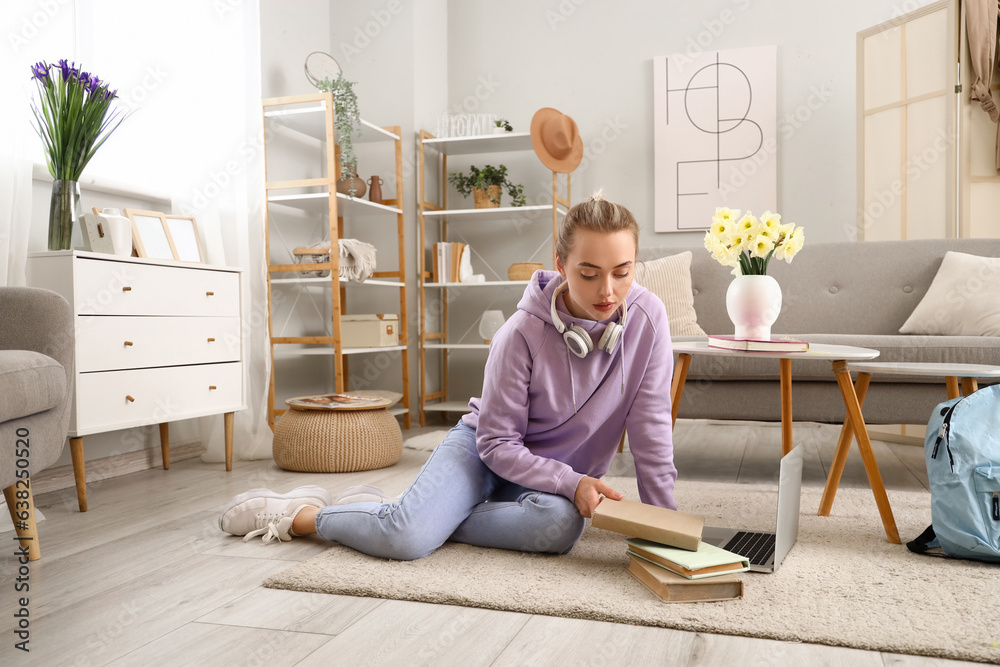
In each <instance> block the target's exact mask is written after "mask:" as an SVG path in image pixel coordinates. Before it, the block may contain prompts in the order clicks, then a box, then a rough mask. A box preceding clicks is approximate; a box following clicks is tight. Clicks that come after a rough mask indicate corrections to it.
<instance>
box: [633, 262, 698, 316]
mask: <svg viewBox="0 0 1000 667" xmlns="http://www.w3.org/2000/svg"><path fill="white" fill-rule="evenodd" d="M635 280H636V282H638V283H639V284H640V285H642V286H643V287H645V288H646V289H648V290H649V291H650V292H652V293H653V294H655V295H656V296H658V297H659V298H660V301H662V302H663V305H664V306H665V307H666V309H667V321H668V322H669V323H670V333H671V334H672V335H674V336H704V335H705V331H704V330H703V329H702V328H701V327H700V326H698V321H697V319H698V315H697V313H695V311H694V294H693V293H692V292H691V251H690V250H688V251H686V252H682V253H680V254H678V255H670V256H669V257H661V258H659V259H654V260H652V261H650V262H639V263H638V265H637V266H636V269H635Z"/></svg>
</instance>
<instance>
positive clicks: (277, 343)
mask: <svg viewBox="0 0 1000 667" xmlns="http://www.w3.org/2000/svg"><path fill="white" fill-rule="evenodd" d="M263 113H264V123H265V126H273V125H279V126H280V127H281V128H282V130H283V132H284V133H286V134H287V133H291V134H292V135H302V136H304V137H310V138H312V139H313V140H317V139H318V140H319V141H320V142H322V146H323V149H322V150H323V152H324V155H323V158H324V161H325V172H326V175H325V176H324V177H321V178H305V179H296V180H283V181H272V180H268V176H267V172H266V170H267V150H268V143H269V142H273V141H279V140H281V139H280V137H277V136H270V137H267V136H266V137H265V145H264V164H265V180H266V184H265V190H266V193H265V194H266V201H267V205H266V206H265V214H264V215H265V220H264V230H265V255H266V256H267V257H268V262H269V264H268V273H267V301H268V330H269V332H270V335H271V339H270V341H271V377H270V382H269V389H268V423H269V424H270V426H271V428H272V429H273V428H274V425H275V423H276V420H277V419H278V417H280V415H281V414H283V413H284V412H285V411H284V410H283V409H281V408H279V407H277V406H276V405H275V402H276V399H275V396H276V392H275V384H276V382H277V381H278V380H277V376H278V375H279V374H280V370H279V371H276V368H275V367H276V363H275V362H276V361H277V362H278V363H279V364H280V362H281V361H282V360H284V359H290V358H301V357H330V358H331V360H332V364H333V378H334V382H333V385H334V386H332V387H322V388H319V389H317V391H316V393H317V394H321V393H331V392H344V391H350V387H349V386H348V380H347V378H348V377H349V375H348V362H347V357H348V356H354V355H363V354H373V353H381V352H398V353H399V355H400V358H401V364H402V378H401V383H402V387H401V389H400V390H399V391H400V392H401V393H402V394H403V398H402V400H401V401H400V403H399V404H397V405H396V406H394V407H393V408H391V409H390V412H392V413H393V414H395V415H397V416H402V418H403V427H404V428H409V427H410V411H409V404H410V391H409V387H410V382H409V363H408V362H409V354H408V351H407V350H408V348H407V344H408V342H409V339H408V331H407V325H406V322H407V313H406V252H405V251H406V243H405V238H404V221H403V209H402V202H403V147H402V140H401V136H402V132H401V129H400V127H399V126H393V127H379V126H377V125H374V124H372V123H369V122H368V121H365V120H362V121H361V131H360V137H359V136H355V137H354V143H355V144H360V143H369V142H386V143H391V144H392V146H393V149H394V161H395V171H396V192H395V197H393V198H391V199H383V201H382V203H381V204H377V203H374V202H370V201H368V200H366V199H359V198H355V197H350V196H347V195H344V194H341V193H338V192H337V191H336V184H337V178H338V177H339V174H340V157H339V156H340V147H339V146H338V144H337V137H336V134H335V131H334V105H333V96H332V94H331V93H313V94H309V95H297V96H291V97H276V98H268V99H265V100H263ZM331 195H332V196H331ZM282 207H284V208H285V209H286V210H290V209H296V210H298V211H299V212H302V213H306V214H311V215H325V216H327V219H328V221H329V229H328V235H327V238H328V239H329V240H330V248H331V253H330V261H329V262H318V263H312V264H271V263H270V261H271V241H272V234H271V232H272V224H275V223H274V221H273V220H272V217H273V216H272V211H276V210H278V209H280V208H282ZM345 219H346V220H348V221H349V222H351V221H356V220H361V219H363V220H364V222H365V223H366V224H372V225H377V224H391V222H390V221H391V220H393V219H395V221H396V232H397V239H398V244H397V245H396V248H395V253H396V255H397V258H398V268H397V269H395V270H391V271H376V272H375V273H374V274H373V275H372V277H371V278H370V279H368V280H366V281H365V282H364V283H353V282H349V281H347V280H344V279H342V278H340V258H339V253H338V251H337V249H338V241H339V240H340V239H342V238H345V236H344V229H345V224H344V221H345ZM390 256H391V255H390ZM317 270H323V271H329V272H330V273H329V276H328V277H324V278H315V277H280V278H275V277H274V276H275V274H279V273H282V274H284V273H294V272H303V271H317ZM287 286H298V287H300V288H317V289H328V290H330V296H329V298H330V308H331V313H332V315H331V321H330V332H329V335H323V336H294V335H293V336H279V335H275V333H276V332H275V328H274V321H273V312H274V309H273V307H272V306H273V292H274V290H276V289H286V288H287ZM386 288H393V289H397V290H398V291H399V345H398V346H393V347H371V348H369V347H365V348H345V347H344V346H343V345H342V344H341V326H340V320H341V317H342V315H343V314H344V313H345V312H346V310H347V305H348V292H355V291H357V290H370V289H386ZM293 345H298V346H300V345H307V346H309V347H296V348H292V347H290V346H293ZM285 346H289V347H285Z"/></svg>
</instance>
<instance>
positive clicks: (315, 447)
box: [274, 403, 403, 472]
mask: <svg viewBox="0 0 1000 667" xmlns="http://www.w3.org/2000/svg"><path fill="white" fill-rule="evenodd" d="M387 404H388V403H386V405H387ZM386 405H379V406H373V407H370V408H354V409H337V410H297V409H295V407H294V406H289V407H290V408H291V409H289V410H288V411H287V412H285V413H284V414H283V415H281V419H280V420H278V424H277V426H276V427H275V429H274V462H275V463H277V464H278V466H279V467H281V468H284V469H285V470H295V471H297V472H355V471H357V470H373V469H375V468H385V467H386V466H391V465H393V464H394V463H396V462H397V461H399V457H400V456H401V455H402V453H403V434H402V432H401V431H400V430H399V423H398V422H397V421H396V418H395V417H393V416H392V413H390V412H389V411H388V410H387V409H386Z"/></svg>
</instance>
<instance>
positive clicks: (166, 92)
mask: <svg viewBox="0 0 1000 667" xmlns="http://www.w3.org/2000/svg"><path fill="white" fill-rule="evenodd" d="M54 4H56V3H54ZM59 7H60V12H59V15H58V16H57V17H56V18H54V19H52V21H51V22H50V24H49V25H48V27H46V28H45V29H44V30H42V31H41V32H40V33H39V34H38V35H36V36H35V37H34V38H33V39H32V40H29V41H28V42H26V45H25V46H24V47H23V52H21V53H18V54H17V57H16V58H6V57H5V58H3V59H0V63H2V64H0V68H2V69H0V71H2V72H3V73H4V75H5V80H11V81H16V82H18V83H19V84H20V83H21V82H22V81H23V82H26V83H28V84H30V82H29V81H28V77H29V75H30V71H29V65H30V64H31V63H32V62H35V61H36V60H39V59H43V58H44V59H46V60H49V61H52V60H58V59H59V58H63V57H67V58H71V59H75V60H77V61H78V62H82V63H83V64H84V65H85V67H86V69H87V70H88V71H91V72H94V73H96V74H98V75H99V76H100V77H101V78H102V79H105V80H107V81H110V82H112V85H113V86H114V87H117V88H118V92H119V95H120V103H121V104H124V105H125V106H127V107H128V108H129V109H131V110H132V114H131V116H130V117H129V118H127V119H126V120H125V122H124V123H123V124H122V125H121V127H120V128H119V129H118V130H117V132H116V133H115V135H114V136H113V137H112V138H111V140H109V141H108V142H107V143H106V144H105V145H104V146H103V147H102V148H101V149H100V150H99V151H98V153H97V155H96V157H95V158H94V160H93V161H92V162H91V164H90V166H88V167H87V171H86V175H87V176H88V177H92V178H94V179H96V180H98V181H99V180H101V179H108V180H110V181H114V182H115V183H122V184H131V185H134V186H135V187H137V188H140V189H148V190H152V191H155V192H166V193H169V194H170V196H171V197H172V200H173V206H172V208H173V211H172V212H173V213H175V214H180V215H193V216H194V217H195V219H196V222H197V224H198V227H199V232H200V234H201V237H202V242H203V244H204V249H205V252H206V255H207V260H206V261H207V262H208V263H210V264H222V265H227V266H238V267H241V268H242V269H243V282H242V286H243V289H242V299H243V303H242V312H243V323H242V332H243V341H242V343H243V358H244V360H245V362H246V365H245V376H244V386H245V395H246V404H247V409H246V410H242V411H240V412H237V413H236V420H235V421H236V428H235V438H234V458H245V459H246V458H267V457H270V456H271V431H270V429H269V427H268V426H267V380H268V377H269V372H270V369H269V358H270V357H269V346H268V339H267V302H266V298H265V297H266V265H265V258H264V252H263V238H264V236H263V201H264V180H263V153H262V152H261V150H260V148H259V147H260V145H261V144H260V142H261V139H262V136H263V123H262V118H261V85H260V26H259V21H260V19H259V16H260V11H259V2H258V0H247V1H243V2H204V0H169V1H168V0H151V1H149V2H134V1H132V0H100V1H99V2H98V1H96V0H76V2H74V3H70V4H66V5H63V4H60V5H59ZM22 9H23V10H24V11H27V9H30V7H26V8H25V7H23V8H22ZM0 11H3V12H4V14H10V15H11V16H10V17H9V19H6V18H5V20H4V24H9V26H10V27H11V30H15V29H18V30H19V29H20V28H19V26H21V25H22V19H23V16H20V15H19V13H20V10H12V9H8V8H6V7H5V8H4V10H0ZM27 16H29V20H30V16H31V14H30V12H29V13H28V14H27ZM4 34H7V32H6V31H5V32H4ZM74 45H75V48H74ZM12 61H16V62H12ZM7 75H10V76H11V77H13V78H10V79H8V78H6V76H7ZM24 89H25V91H26V95H25V97H24V102H23V104H22V103H15V100H10V99H9V100H8V102H10V104H8V105H0V114H4V113H6V114H7V115H6V116H0V120H3V121H9V120H10V119H9V118H8V117H7V116H9V115H10V114H11V113H14V112H9V111H8V112H4V111H2V110H3V108H4V107H5V106H10V107H24V108H23V109H21V108H19V109H18V111H17V112H16V113H17V114H21V115H23V112H24V111H26V110H27V106H26V105H27V99H28V97H29V96H30V92H31V87H30V85H28V86H25V87H24ZM4 127H6V128H9V127H14V125H13V124H9V123H7V122H5V123H4ZM25 132H26V133H30V127H26V128H25ZM28 138H29V139H30V138H31V137H30V134H29V136H28ZM17 150H19V149H16V148H8V147H7V146H5V145H2V144H0V179H2V182H0V284H2V283H3V282H4V281H8V282H10V281H11V276H13V281H14V282H16V280H17V278H18V276H19V275H20V277H21V280H23V261H24V256H25V254H26V252H27V236H26V234H27V233H26V232H25V233H24V234H23V235H22V234H21V231H20V230H21V225H23V226H24V227H25V228H27V227H28V224H27V222H26V221H28V220H29V218H30V210H28V211H27V212H26V211H25V210H24V207H25V206H30V199H31V185H30V181H31V179H30V163H31V160H25V159H24V156H23V155H22V154H21V153H19V152H16V151H17ZM40 159H41V155H40V153H39V154H38V155H36V156H35V160H36V161H39V160H40ZM25 164H27V165H28V166H27V172H26V173H27V183H22V180H21V179H23V178H24V174H25ZM38 216H39V212H37V211H36V214H35V218H36V220H37V219H38ZM22 236H23V238H22ZM198 430H199V431H200V432H201V437H202V442H203V443H204V444H205V446H206V448H207V451H206V453H205V455H204V457H203V458H204V459H205V460H206V461H222V460H223V458H224V449H223V448H224V438H223V420H222V417H221V416H217V417H206V418H204V419H201V420H199V425H198Z"/></svg>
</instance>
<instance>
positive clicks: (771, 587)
mask: <svg viewBox="0 0 1000 667" xmlns="http://www.w3.org/2000/svg"><path fill="white" fill-rule="evenodd" d="M606 479H607V481H609V483H611V485H612V486H613V487H614V488H616V489H618V490H620V491H622V492H623V493H625V494H626V497H629V498H633V499H638V493H637V492H636V486H635V479H634V478H606ZM821 493H822V489H821V488H804V489H803V491H802V514H801V520H800V528H799V539H798V543H797V544H796V545H795V546H794V547H793V548H792V550H791V552H790V553H789V554H788V556H787V558H786V559H785V562H784V564H783V565H782V566H781V568H780V569H779V570H778V572H777V573H776V574H758V573H744V574H743V575H742V577H743V582H744V588H745V597H744V599H742V600H734V601H728V602H714V603H700V604H665V603H663V602H660V601H659V599H658V598H655V597H654V596H653V595H652V594H650V593H649V592H648V591H647V590H646V589H645V588H643V586H642V585H641V584H639V582H637V581H635V580H634V579H632V578H631V576H629V575H628V574H627V573H626V567H627V564H628V559H627V558H626V556H625V545H624V543H623V542H622V537H621V536H620V535H617V534H615V533H610V532H607V531H604V530H599V529H596V528H593V527H588V528H587V530H586V532H585V533H584V536H583V538H582V539H581V540H580V542H579V543H578V544H577V545H576V546H575V547H574V548H573V550H572V551H571V552H570V553H569V554H567V555H565V556H544V555H537V554H523V553H517V552H510V551H502V550H496V549H481V548H476V547H470V546H468V545H462V544H451V543H449V544H446V545H444V546H443V547H442V548H440V549H439V550H438V551H436V552H435V553H433V554H431V555H430V556H428V557H427V558H424V559H421V560H418V561H412V562H398V561H384V560H380V559H376V558H372V557H369V556H366V555H364V554H360V553H358V552H356V551H354V550H352V549H348V548H346V547H342V546H340V545H335V546H333V547H331V548H330V549H329V550H327V551H325V552H324V553H322V554H320V555H318V556H315V557H313V558H311V559H310V560H307V561H305V562H303V563H300V564H299V565H297V566H295V567H293V568H291V569H289V570H287V571H285V572H282V573H280V574H278V575H276V576H273V577H271V578H270V579H268V580H267V581H266V582H264V585H265V586H268V587H271V588H285V589H292V590H299V591H311V592H320V593H338V594H344V595H359V596H367V597H380V598H389V599H397V600H417V601H422V602H433V603H441V604H454V605H463V606H467V607H483V608H486V609H501V610H506V611H517V612H524V613H529V614H544V615H549V616H566V617H571V618H585V619H594V620H599V621H611V622H615V623H628V624H636V625H651V626H661V627H667V628H677V629H680V630H690V631H697V632H710V633H717V634H730V635H745V636H748V637H765V638H770V639H778V640H786V641H798V642H811V643H818V644H830V645H834V646H850V647H855V648H861V649H868V650H876V651H889V652H896V653H910V654H917V655H928V656H938V657H945V658H960V659H965V660H977V661H982V662H1000V622H998V620H1000V567H998V566H996V565H988V564H985V563H977V562H970V561H958V560H946V559H942V558H933V557H928V556H918V555H916V554H912V553H910V552H909V551H907V549H906V546H905V544H904V545H892V544H889V543H888V542H887V541H886V539H885V533H884V531H883V529H882V525H881V522H880V521H879V516H878V511H877V509H876V507H875V501H874V498H873V497H872V494H871V491H869V490H867V489H841V490H840V491H839V493H838V494H837V500H836V504H835V505H834V508H833V516H830V517H818V516H816V509H817V508H818V507H819V500H820V495H821ZM676 495H677V500H678V503H679V505H680V507H681V508H682V509H684V510H685V511H689V512H695V513H698V514H703V515H704V516H705V517H706V519H707V520H708V523H709V524H715V525H719V524H720V523H721V524H723V525H727V524H728V525H741V526H746V527H758V528H767V527H768V525H769V521H770V519H769V518H768V516H769V514H768V512H766V511H764V508H769V507H772V508H773V507H774V503H775V500H774V499H775V490H774V488H771V487H767V486H759V485H752V486H751V485H737V484H718V483H706V482H681V483H679V484H678V488H677V493H676ZM889 498H890V501H891V503H892V507H893V511H894V514H895V517H896V522H897V526H898V527H899V532H900V536H901V537H902V539H903V542H904V543H905V542H906V541H908V540H911V539H913V538H914V537H916V536H917V535H919V534H920V532H921V531H923V529H924V528H926V527H927V524H928V523H930V494H929V493H918V492H890V493H889ZM772 511H773V510H772ZM724 514H725V515H727V521H722V517H723V515H724Z"/></svg>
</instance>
